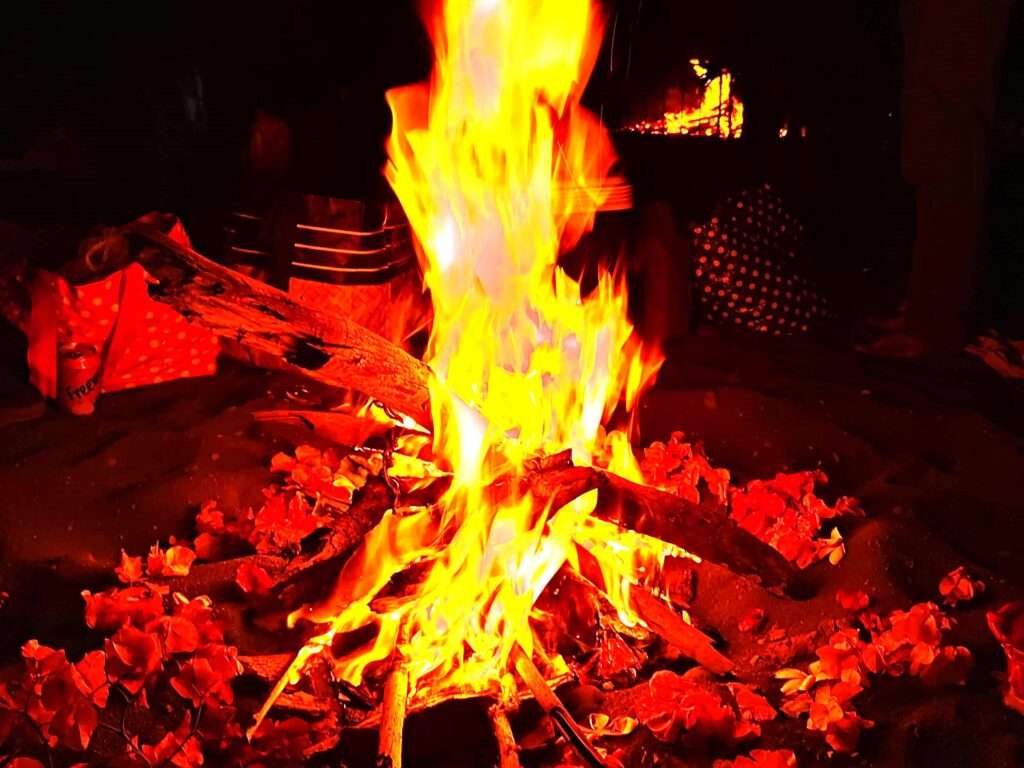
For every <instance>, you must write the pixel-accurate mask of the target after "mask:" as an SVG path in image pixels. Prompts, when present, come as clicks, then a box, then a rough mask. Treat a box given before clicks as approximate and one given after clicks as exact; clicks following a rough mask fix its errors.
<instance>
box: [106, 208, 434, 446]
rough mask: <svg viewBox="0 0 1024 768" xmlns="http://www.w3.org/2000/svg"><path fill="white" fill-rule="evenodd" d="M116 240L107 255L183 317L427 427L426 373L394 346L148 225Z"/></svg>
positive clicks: (427, 370)
mask: <svg viewBox="0 0 1024 768" xmlns="http://www.w3.org/2000/svg"><path fill="white" fill-rule="evenodd" d="M117 238H121V241H120V242H119V243H118V245H117V246H113V245H112V246H111V247H112V250H116V251H118V252H119V253H120V252H127V253H130V254H131V255H133V256H134V258H136V259H137V260H138V262H139V263H140V264H141V265H142V266H143V267H144V268H145V269H146V271H147V272H148V273H149V275H150V277H152V278H153V280H154V281H155V282H154V283H153V284H152V285H151V286H150V287H149V293H150V295H151V296H152V297H153V298H154V299H157V300H158V301H162V302H165V303H167V304H170V305H171V306H173V307H174V308H175V309H177V310H178V311H179V312H180V313H181V314H182V315H184V316H185V317H186V318H187V319H189V320H191V321H193V322H196V323H199V324H200V325H203V326H205V327H206V328H209V329H210V330H211V331H213V332H214V333H216V334H218V335H219V336H224V337H227V338H230V339H234V340H235V341H238V342H240V343H242V344H245V345H246V346H249V347H252V348H254V349H258V350H261V351H263V352H266V353H269V354H271V355H273V356H274V357H275V358H276V359H277V360H279V361H281V362H282V363H284V364H285V366H286V367H287V368H288V369H289V370H292V371H295V372H297V373H301V374H303V375H305V376H309V377H311V378H314V379H317V380H319V381H322V382H324V383H326V384H329V385H332V386H335V387H344V388H347V389H355V390H358V391H360V392H363V393H364V394H367V395H369V396H370V397H372V398H374V399H377V400H380V401H381V402H383V403H384V404H385V405H388V406H389V407H391V408H393V409H394V410H396V411H399V412H401V413H404V414H407V415H408V416H411V417H412V418H413V419H415V420H416V421H417V422H418V423H420V424H422V425H424V426H429V425H430V423H431V416H430V393H429V389H428V382H429V381H430V377H431V372H430V368H429V367H427V365H426V364H425V363H423V362H422V361H420V360H417V359H416V358H414V357H413V356H412V355H409V354H408V353H406V352H405V351H404V350H402V349H401V348H400V347H398V346H396V345H394V344H392V343H391V342H389V341H387V340H385V339H384V338H382V337H381V336H378V335H377V334H375V333H373V332H372V331H369V330H367V329H365V328H363V327H362V326H360V325H358V324H357V323H354V322H352V321H351V320H349V319H347V318H346V317H343V316H340V315H333V314H327V313H325V312H321V311H320V310H318V309H315V308H314V307H311V306H308V305H306V304H303V303H301V302H298V301H296V300H295V299H294V298H292V297H291V296H289V295H288V294H287V293H284V292H283V291H280V290H278V289H277V288H273V287H271V286H269V285H267V284H265V283H262V282H260V281H258V280H254V279H253V278H250V277H248V276H246V275H243V274H242V273H241V272H236V271H235V270H233V269H229V268H228V267H225V266H223V265H221V264H217V263H216V262H214V261H211V260H209V259H207V258H205V257H203V256H201V255H200V254H198V253H196V252H195V251H193V250H191V249H190V248H186V247H184V246H182V245H179V244H178V243H176V242H175V241H173V240H172V239H170V238H169V237H167V236H166V235H164V234H163V233H162V232H160V231H159V230H158V229H156V228H154V227H151V226H147V225H145V224H139V223H133V224H128V225H126V226H124V227H121V228H120V229H119V230H117V231H116V234H114V235H110V236H108V239H111V240H112V241H113V240H116V239H117ZM124 241H127V242H128V245H129V247H128V249H127V250H126V249H125V248H124ZM112 266H124V265H123V264H113V265H112ZM382 311H386V308H382Z"/></svg>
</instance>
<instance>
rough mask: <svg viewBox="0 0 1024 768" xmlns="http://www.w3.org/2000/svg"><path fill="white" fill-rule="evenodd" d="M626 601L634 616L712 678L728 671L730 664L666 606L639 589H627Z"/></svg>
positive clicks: (708, 640)
mask: <svg viewBox="0 0 1024 768" xmlns="http://www.w3.org/2000/svg"><path fill="white" fill-rule="evenodd" d="M629 602H630V605H631V606H632V608H633V610H634V611H636V613H637V615H638V616H639V617H640V618H642V619H643V620H644V623H646V624H647V626H648V627H649V628H650V629H651V630H652V631H653V632H654V633H655V634H657V635H658V636H659V637H661V638H662V639H663V640H665V641H666V642H667V643H669V644H671V645H673V646H675V647H676V648H677V649H678V650H680V651H682V653H683V654H684V655H685V656H686V657H688V658H691V659H693V660H694V661H696V662H697V663H698V664H700V665H701V666H702V667H704V668H705V669H708V670H710V671H712V672H714V673H715V674H716V675H725V674H728V673H729V672H731V671H732V669H733V663H732V661H730V660H729V659H728V658H727V657H725V656H723V655H722V654H721V653H719V652H718V651H716V650H715V648H714V645H712V643H711V638H710V637H708V636H707V635H705V634H704V633H703V632H701V631H700V630H699V629H697V628H696V627H693V626H691V625H690V624H687V623H686V622H685V621H683V618H682V617H681V616H679V615H678V614H677V613H676V612H675V611H673V610H672V609H671V608H670V607H669V606H667V605H666V604H665V603H663V602H662V601H661V600H659V599H658V598H657V597H655V596H654V595H652V594H651V593H650V592H648V591H647V590H646V589H644V588H643V587H639V586H634V587H632V588H631V589H630V590H629Z"/></svg>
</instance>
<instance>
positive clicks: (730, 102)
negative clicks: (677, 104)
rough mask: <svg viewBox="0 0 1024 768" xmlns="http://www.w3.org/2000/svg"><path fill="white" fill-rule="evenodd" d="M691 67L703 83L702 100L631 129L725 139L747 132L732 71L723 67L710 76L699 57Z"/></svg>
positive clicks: (640, 123) (692, 61)
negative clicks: (734, 87) (734, 89)
mask: <svg viewBox="0 0 1024 768" xmlns="http://www.w3.org/2000/svg"><path fill="white" fill-rule="evenodd" d="M690 66H692V67H693V71H694V73H695V74H696V75H697V77H698V78H699V79H700V81H701V83H702V90H701V92H700V100H699V102H698V103H697V104H695V105H694V106H692V107H686V108H684V109H681V110H679V111H678V112H666V113H665V116H664V119H663V120H659V121H656V122H651V121H646V120H645V121H641V122H639V123H636V124H634V125H632V126H630V130H633V131H638V132H641V133H670V134H686V135H691V136H714V137H717V138H722V139H738V138H740V137H741V136H742V135H743V102H742V101H741V100H740V98H739V97H738V96H736V94H735V93H733V77H732V73H731V72H729V70H727V69H723V70H722V72H721V74H719V75H716V76H715V77H711V78H709V77H708V68H707V67H706V66H704V65H703V64H702V63H701V61H700V60H699V59H690Z"/></svg>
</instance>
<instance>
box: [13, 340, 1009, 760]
mask: <svg viewBox="0 0 1024 768" xmlns="http://www.w3.org/2000/svg"><path fill="white" fill-rule="evenodd" d="M5 346H6V349H5V350H4V351H3V359H5V360H7V361H8V362H9V363H10V365H9V367H8V371H9V372H6V373H5V374H4V378H3V379H0V387H2V389H0V391H2V393H3V395H2V397H3V401H2V402H0V415H3V414H6V417H7V418H4V419H0V424H4V422H5V421H10V420H11V419H13V418H14V417H18V416H20V417H21V418H23V419H25V420H22V421H16V422H15V423H6V424H5V425H4V426H0V499H2V500H3V506H2V508H0V590H2V592H3V593H5V596H4V599H3V604H2V607H0V643H2V653H3V655H4V659H5V660H9V659H10V658H12V657H13V656H14V655H16V654H17V649H18V647H19V645H20V644H21V643H22V642H24V641H25V640H26V639H27V638H29V637H37V638H39V639H40V641H42V642H44V643H49V644H54V645H60V646H65V647H68V648H69V649H70V650H72V651H73V652H77V651H78V650H81V649H83V648H84V647H85V644H86V643H87V642H88V640H87V638H86V636H85V635H84V633H83V631H82V603H81V598H80V597H79V592H80V590H82V589H83V588H95V587H97V586H102V585H105V584H108V583H109V582H110V579H111V577H110V569H111V568H112V567H113V565H114V563H115V560H116V558H117V556H118V553H119V551H120V549H121V548H122V547H124V548H126V549H128V550H130V551H132V552H141V551H143V550H144V549H146V548H147V547H148V546H149V545H150V544H152V543H153V542H154V541H156V540H157V539H166V538H167V536H169V535H172V534H177V535H185V536H188V535H190V534H191V529H190V524H191V521H192V519H193V516H194V514H195V511H196V509H197V508H198V505H199V504H200V503H201V502H203V501H205V500H207V499H210V498H217V499H220V500H221V501H222V502H223V504H222V506H233V505H236V504H248V503H253V502H255V501H256V500H257V498H258V495H259V491H260V489H261V488H262V487H263V485H264V484H265V483H266V482H267V480H268V479H269V474H268V472H267V470H266V467H267V463H268V460H269V458H270V456H271V455H272V454H273V453H274V452H275V450H277V447H278V446H276V445H275V444H274V443H273V441H271V440H270V439H269V438H268V437H266V436H264V435H262V434H261V433H260V432H259V431H258V430H257V429H256V428H255V427H254V426H253V424H252V421H251V417H250V413H251V411H253V410H256V409H260V408H266V407H274V406H275V405H278V406H280V405H281V404H282V403H285V402H287V393H289V392H294V391H295V390H296V388H297V386H298V385H297V383H296V382H294V381H291V380H289V379H287V378H285V377H282V376H280V375H276V374H268V373H265V372H261V371H253V370H246V369H242V368H240V367H238V366H234V365H229V366H226V367H225V369H224V370H223V371H222V373H221V374H220V375H218V376H217V377H215V378H207V379H196V380H191V381H179V382H173V383H170V384H164V385H160V386H155V387H150V388H147V389H143V390H137V391H132V392H126V393H121V394H117V395H111V396H107V397H104V398H103V399H102V400H101V401H100V404H99V408H98V411H97V413H96V415H95V416H93V417H91V418H76V417H74V416H69V415H65V414H62V413H59V412H57V411H56V410H54V409H53V408H52V407H47V408H42V407H41V406H40V405H38V404H34V403H33V400H32V397H31V395H30V394H28V393H27V392H26V391H25V388H24V385H22V384H21V383H20V380H21V375H22V374H21V372H20V371H19V358H18V355H19V354H21V352H20V350H19V349H18V344H17V342H11V343H6V344H5ZM5 405H6V406H7V408H6V410H4V408H3V406H5ZM33 416H34V417H33ZM641 427H642V432H643V440H644V442H647V441H650V440H655V439H662V438H665V437H667V435H668V433H669V432H670V431H672V430H676V429H678V430H684V431H685V432H686V433H687V434H688V435H689V436H691V437H693V438H697V439H703V440H704V442H705V444H706V447H707V452H708V454H709V456H710V457H711V458H712V460H713V461H714V462H715V463H716V464H718V465H721V466H725V467H728V468H729V469H731V470H732V471H733V473H734V476H735V477H736V478H737V479H739V480H740V481H743V480H748V479H753V478H756V477H769V476H771V475H773V474H774V473H775V472H777V471H782V470H797V469H809V468H815V467H820V468H822V469H823V470H824V471H825V472H826V473H827V474H828V475H829V477H830V478H831V480H832V483H831V486H830V488H829V489H828V491H827V492H826V494H825V495H826V496H827V497H830V498H831V496H832V495H833V494H834V495H853V496H857V497H859V498H861V499H862V500H863V503H864V506H865V508H866V510H867V513H868V517H867V518H866V519H865V520H863V521H857V522H845V523H842V524H841V526H840V527H841V528H842V529H843V532H844V535H845V536H846V537H847V541H848V555H847V557H846V559H845V560H844V561H843V562H842V563H841V564H840V565H839V566H838V567H835V568H830V567H828V566H817V567H816V569H815V571H814V574H813V577H814V580H815V581H816V582H817V584H818V586H819V591H818V594H817V596H816V597H814V598H813V599H812V600H810V601H808V602H801V603H794V602H792V601H784V600H780V599H778V598H775V597H772V596H770V595H768V594H767V593H765V592H763V591H762V590H760V589H759V588H757V587H756V586H753V585H751V584H749V583H748V582H745V581H742V580H739V579H735V578H732V577H731V576H728V575H723V577H722V579H721V580H720V583H718V584H703V585H699V587H698V596H697V603H696V604H695V606H694V608H695V611H696V612H697V613H698V614H699V615H700V616H701V617H702V618H704V619H705V620H706V621H707V622H709V623H710V624H712V625H713V626H716V627H718V628H719V630H720V631H721V634H722V636H723V638H724V640H725V641H726V643H727V644H728V648H729V651H730V653H732V655H733V656H734V658H736V659H737V660H738V661H740V663H741V664H744V663H746V664H750V665H752V666H756V662H752V661H751V659H752V658H753V657H756V656H758V655H763V651H764V649H763V648H759V646H758V644H757V640H756V639H755V638H753V637H751V636H745V635H743V634H742V633H740V632H739V631H738V629H736V626H735V625H736V621H737V619H738V618H739V617H740V616H742V615H744V613H745V612H746V611H747V610H749V609H750V608H751V607H754V606H762V607H764V608H766V610H767V612H768V615H769V622H770V623H772V624H775V625H778V626H780V627H783V628H785V630H786V632H787V633H788V634H789V635H790V636H794V635H798V634H800V633H801V632H806V631H810V630H813V629H814V628H815V627H816V626H818V625H819V624H820V623H821V622H822V621H823V620H825V619H828V618H829V617H831V616H839V615H840V614H841V610H840V609H839V608H838V606H837V605H836V603H835V600H834V594H835V590H836V589H838V588H845V589H864V590H865V591H867V592H868V593H869V594H871V595H872V597H873V599H874V603H875V606H876V607H877V608H878V609H879V610H882V611H885V610H890V609H893V608H900V607H908V606H909V605H910V604H911V603H913V602H917V601H921V600H929V599H936V598H937V584H938V581H939V579H940V578H941V576H942V575H943V574H945V573H946V572H948V571H949V570H951V569H952V568H953V567H955V566H957V565H960V564H970V565H972V566H973V567H974V568H975V569H976V571H977V572H978V573H979V574H981V575H982V576H983V578H984V579H985V581H986V582H988V584H989V591H988V593H987V594H986V596H985V598H984V600H983V601H981V602H979V603H978V604H977V605H976V606H973V607H971V608H969V609H965V610H961V611H958V613H957V616H958V618H959V624H958V628H957V630H956V639H957V642H961V643H963V644H965V645H967V646H968V647H970V648H971V649H972V651H973V652H974V653H975V656H976V657H977V659H978V665H977V668H976V670H975V672H974V673H973V675H972V677H971V680H970V681H969V684H968V686H967V687H966V689H961V690H957V691H943V692H939V693H932V692H924V691H922V690H920V689H916V688H915V687H914V686H913V684H911V683H909V682H907V681H902V680H901V681H891V682H890V681H886V682H885V683H884V684H882V685H878V686H876V687H874V688H872V689H871V691H870V692H869V693H868V694H866V699H865V703H864V706H863V707H862V714H864V715H865V716H866V717H874V718H875V719H878V720H879V721H880V722H881V723H882V724H881V725H880V726H879V728H877V729H875V730H874V731H872V732H870V733H869V734H868V735H867V736H865V738H864V740H863V743H864V748H863V750H862V754H861V756H860V757H858V758H854V759H852V760H849V761H848V762H847V763H846V764H854V765H893V766H899V765H913V766H939V765H941V766H960V765H963V766H993V767H995V766H1017V765H1024V754H1022V752H1021V743H1022V740H1024V719H1022V718H1020V717H1018V716H1016V715H1013V714H1012V713H1010V712H1009V711H1008V710H1006V709H1005V708H1004V707H1003V706H1002V704H1001V703H1000V701H999V697H998V690H997V683H996V681H995V680H993V679H992V677H991V675H992V673H993V672H994V671H995V670H997V669H998V668H999V667H1000V665H1001V663H1002V659H1001V655H1000V652H999V649H998V646H996V645H995V643H994V641H993V640H992V638H991V637H990V636H989V634H988V632H987V629H986V628H985V626H984V613H985V610H986V609H987V608H991V607H993V606H994V605H998V604H1000V603H1001V601H1003V600H1006V599H1010V598H1011V597H1012V596H1015V595H1020V594H1024V501H1022V499H1021V494H1022V492H1024V479H1022V477H1024V387H1022V386H1021V385H1020V384H1019V383H1018V384H1012V383H1009V382H1005V381H1003V380H1001V379H999V378H998V377H997V376H996V375H995V374H993V373H991V372H990V371H988V370H987V369H985V368H984V367H982V366H981V365H980V363H978V362H977V361H975V360H974V359H973V358H968V357H964V358H962V359H958V360H956V361H953V362H952V363H950V362H948V361H947V362H946V363H945V364H943V365H942V366H939V365H937V364H934V365H933V364H928V363H922V362H917V363H894V362H884V361H876V360H870V359H866V358H863V357H859V356H856V355H853V354H852V353H847V352H836V351H831V350H828V349H825V348H823V347H821V346H816V345H813V344H811V343H810V342H800V341H772V340H766V339H761V338H749V337H736V338H733V337H724V336H722V335H720V334H707V335H698V336H695V337H691V338H689V339H687V340H685V341H684V342H681V343H679V344H677V345H675V346H674V347H673V348H671V349H670V350H669V363H668V365H667V367H666V369H665V371H664V372H663V375H662V377H661V380H660V383H659V385H658V388H657V389H656V390H655V391H654V392H652V393H651V395H650V396H649V397H648V398H647V400H646V403H645V404H644V406H643V412H642V420H641ZM470 709H471V708H468V707H466V705H464V704H459V705H452V706H451V707H446V708H441V710H440V712H435V713H430V714H428V715H425V716H422V717H420V718H418V719H417V718H414V719H413V721H411V723H410V726H409V744H410V749H411V750H412V752H413V754H414V755H415V760H414V761H413V762H412V764H413V765H440V764H442V763H443V764H449V765H468V764H471V763H469V762H465V760H467V759H468V758H467V757H466V755H467V754H471V753H472V752H473V751H474V750H475V749H477V748H478V747H479V745H480V744H484V743H487V742H488V740H489V736H488V733H487V730H486V722H485V721H484V719H483V717H482V715H481V714H479V713H476V714H466V715H465V716H463V715H460V714H459V713H460V712H461V711H462V710H467V712H468V711H469V710H470ZM453 719H454V720H456V721H460V722H462V723H463V730H464V733H463V734H462V737H461V745H462V746H460V747H458V748H456V749H454V750H453V749H452V747H451V742H450V741H448V742H446V743H445V744H441V745H439V744H437V739H436V737H433V736H432V734H433V733H434V731H435V728H436V726H437V724H438V722H451V721H452V720H453ZM795 725H796V724H794V723H787V722H785V721H784V719H783V721H780V723H779V724H778V725H777V726H774V727H766V729H765V733H766V736H765V739H766V741H767V742H768V743H769V744H771V743H773V742H775V743H777V744H778V745H780V746H781V745H784V744H792V743H793V742H794V740H798V741H799V742H800V743H805V744H806V745H807V746H806V749H805V750H804V752H803V754H804V755H810V756H811V758H810V759H811V760H812V762H813V761H816V760H817V758H818V757H822V759H824V758H823V755H824V751H823V749H821V748H820V747H819V746H817V744H818V742H815V741H814V740H812V739H811V737H810V735H808V734H807V733H806V732H805V731H804V732H801V731H800V730H799V729H797V730H794V726H795ZM481 729H482V730H481ZM368 748H369V745H368V744H363V743H362V741H361V740H358V739H357V740H354V741H353V744H352V750H353V755H354V756H355V757H358V756H359V755H360V754H361V753H362V751H364V750H366V749H368ZM442 755H444V759H443V760H442ZM357 763H358V760H354V762H353V764H357ZM808 764H812V763H809V762H807V760H804V761H803V762H801V765H808Z"/></svg>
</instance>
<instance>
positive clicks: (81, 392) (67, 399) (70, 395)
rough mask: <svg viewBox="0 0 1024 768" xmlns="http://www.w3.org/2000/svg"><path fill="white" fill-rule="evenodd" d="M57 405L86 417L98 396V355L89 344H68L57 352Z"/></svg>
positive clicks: (94, 407)
mask: <svg viewBox="0 0 1024 768" xmlns="http://www.w3.org/2000/svg"><path fill="white" fill-rule="evenodd" d="M58 358H59V360H58V362H59V365H60V372H59V375H58V388H57V389H58V392H57V402H58V403H60V406H61V408H63V409H64V410H65V411H68V412H70V413H73V414H75V415H76V416H87V415H88V414H90V413H92V412H93V411H94V410H96V398H97V397H98V396H99V393H100V353H99V351H98V350H97V349H96V347H94V346H93V345H92V344H81V343H78V342H70V343H67V344H62V345H61V346H60V348H59V349H58Z"/></svg>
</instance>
